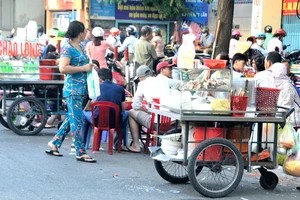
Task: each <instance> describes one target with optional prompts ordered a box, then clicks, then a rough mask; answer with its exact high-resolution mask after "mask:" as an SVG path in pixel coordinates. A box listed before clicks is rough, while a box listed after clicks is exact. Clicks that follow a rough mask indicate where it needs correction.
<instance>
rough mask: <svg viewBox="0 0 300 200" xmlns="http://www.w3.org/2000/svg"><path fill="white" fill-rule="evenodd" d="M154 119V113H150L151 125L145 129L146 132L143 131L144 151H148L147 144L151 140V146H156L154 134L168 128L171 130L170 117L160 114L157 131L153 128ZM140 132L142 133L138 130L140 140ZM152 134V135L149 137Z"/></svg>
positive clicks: (165, 130) (163, 131)
mask: <svg viewBox="0 0 300 200" xmlns="http://www.w3.org/2000/svg"><path fill="white" fill-rule="evenodd" d="M154 119H155V114H154V113H152V117H151V125H150V128H149V129H147V132H144V134H146V143H145V145H144V146H145V153H148V152H149V149H148V147H149V145H150V141H151V146H156V145H157V144H156V136H155V135H159V134H162V133H166V132H168V131H169V130H171V118H170V117H166V116H163V115H161V116H160V124H159V132H158V133H157V131H156V130H155V128H154ZM141 134H143V133H142V132H140V139H141V140H142V136H141ZM151 134H152V137H151Z"/></svg>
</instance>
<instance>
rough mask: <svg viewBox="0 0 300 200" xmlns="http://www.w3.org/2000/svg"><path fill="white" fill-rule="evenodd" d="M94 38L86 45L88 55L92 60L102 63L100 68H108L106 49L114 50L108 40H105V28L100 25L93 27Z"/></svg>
mask: <svg viewBox="0 0 300 200" xmlns="http://www.w3.org/2000/svg"><path fill="white" fill-rule="evenodd" d="M92 36H93V40H92V41H90V42H88V43H87V45H86V51H87V54H88V56H90V58H91V59H92V60H97V61H98V62H99V64H100V68H107V63H106V59H105V55H106V50H107V49H109V50H111V51H114V49H113V47H112V46H111V45H110V44H109V43H108V42H106V41H103V37H104V30H103V29H102V28H100V27H95V28H93V31H92Z"/></svg>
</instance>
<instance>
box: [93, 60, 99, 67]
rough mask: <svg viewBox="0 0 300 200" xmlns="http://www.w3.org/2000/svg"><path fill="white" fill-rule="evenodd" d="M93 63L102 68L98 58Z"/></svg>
mask: <svg viewBox="0 0 300 200" xmlns="http://www.w3.org/2000/svg"><path fill="white" fill-rule="evenodd" d="M92 63H93V64H95V65H97V67H98V68H100V64H99V62H98V60H95V59H93V60H92Z"/></svg>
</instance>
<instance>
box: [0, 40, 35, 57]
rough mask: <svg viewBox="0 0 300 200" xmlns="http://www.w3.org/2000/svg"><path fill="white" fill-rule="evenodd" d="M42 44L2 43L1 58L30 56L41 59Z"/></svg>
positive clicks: (0, 42)
mask: <svg viewBox="0 0 300 200" xmlns="http://www.w3.org/2000/svg"><path fill="white" fill-rule="evenodd" d="M39 50H40V44H39V43H31V42H25V43H22V42H21V43H18V42H11V41H4V40H2V41H0V56H17V55H21V56H25V57H27V56H30V57H39V56H40V51H39Z"/></svg>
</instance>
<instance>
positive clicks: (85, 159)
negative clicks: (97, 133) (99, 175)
mask: <svg viewBox="0 0 300 200" xmlns="http://www.w3.org/2000/svg"><path fill="white" fill-rule="evenodd" d="M76 160H77V161H82V162H89V163H94V162H97V160H95V159H93V158H92V157H90V156H88V155H86V154H85V155H82V156H76Z"/></svg>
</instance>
